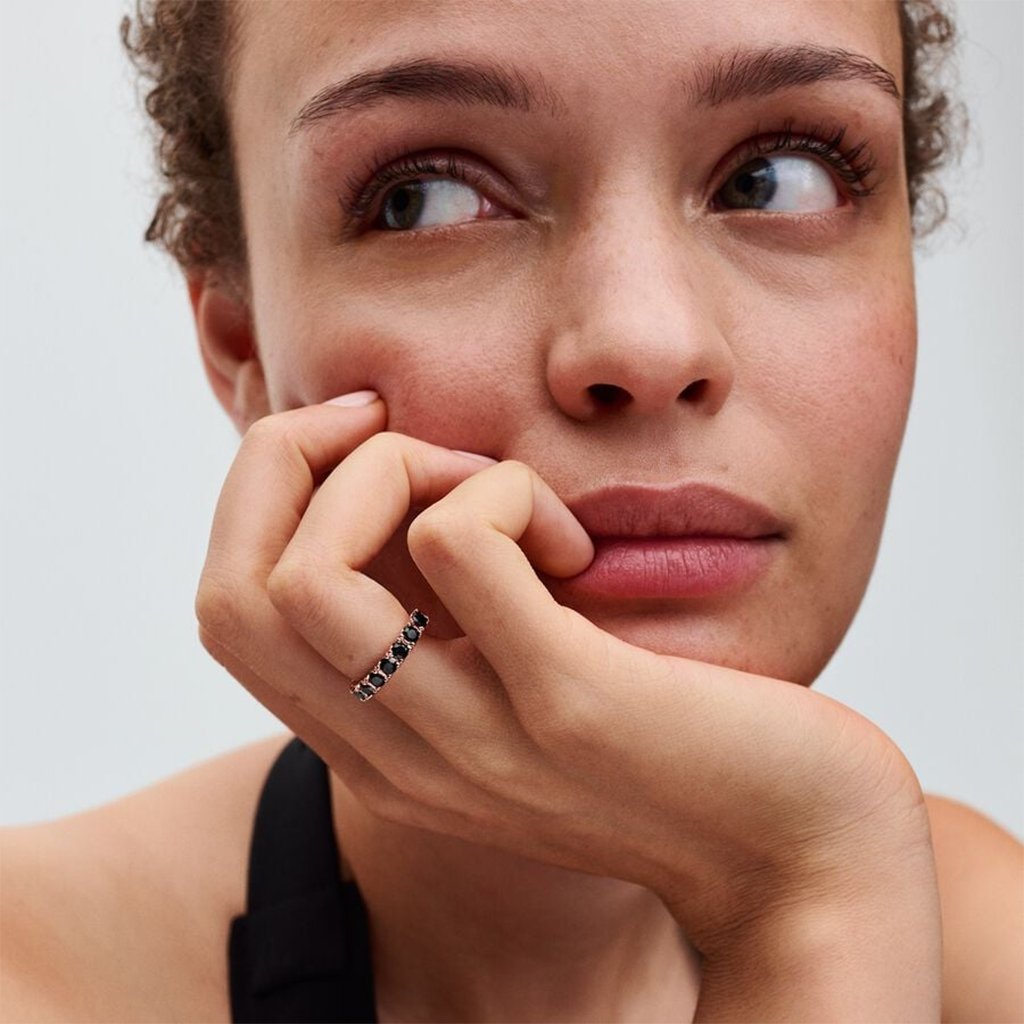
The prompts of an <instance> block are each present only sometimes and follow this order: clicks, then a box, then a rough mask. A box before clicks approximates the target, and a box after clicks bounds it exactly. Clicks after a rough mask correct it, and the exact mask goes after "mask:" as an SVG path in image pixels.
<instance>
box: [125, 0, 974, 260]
mask: <svg viewBox="0 0 1024 1024" xmlns="http://www.w3.org/2000/svg"><path fill="white" fill-rule="evenodd" d="M949 2H950V0H897V3H898V8H899V23H900V33H901V38H902V50H903V89H902V91H903V138H904V154H905V163H906V175H907V186H908V192H909V198H910V210H911V215H912V218H913V220H912V223H913V230H914V236H915V238H916V239H921V238H923V237H925V236H926V235H928V234H930V233H931V232H932V231H934V229H935V228H937V227H938V226H939V225H940V224H941V223H942V222H943V221H944V220H945V219H946V216H947V209H948V204H947V201H946V196H945V193H944V192H943V190H942V188H941V187H940V186H939V185H938V183H937V181H936V178H937V172H938V171H939V170H940V169H941V168H942V167H943V166H945V165H947V164H949V163H951V162H953V161H955V160H957V159H958V158H959V156H960V154H961V152H962V149H963V140H964V138H965V133H966V125H967V118H966V114H965V112H964V108H963V105H962V104H961V103H959V102H957V101H954V99H953V96H952V85H951V81H950V80H951V79H952V77H953V74H954V71H953V68H952V61H951V59H950V58H951V55H952V54H953V52H954V51H955V49H956V44H957V42H958V36H957V31H956V27H955V24H954V21H953V17H952V13H951V11H950V9H949V7H948V6H947V4H948V3H949ZM234 7H235V0H136V7H135V18H134V21H133V20H132V18H131V17H129V16H127V15H126V16H125V17H124V18H123V19H122V21H121V41H122V43H123V45H124V48H125V50H126V51H127V53H128V56H129V58H130V60H131V61H132V63H133V64H134V66H135V68H136V70H137V72H138V75H139V79H140V85H141V86H142V87H143V88H144V89H146V90H147V91H145V108H146V112H147V113H148V115H149V117H150V118H151V122H152V123H151V127H152V129H153V132H154V148H155V153H156V162H157V166H158V169H159V174H160V178H161V183H162V184H161V187H162V192H161V194H160V197H159V199H158V200H157V205H156V211H155V213H154V215H153V219H152V220H151V221H150V224H149V227H148V228H147V229H146V233H145V238H146V241H147V242H156V243H157V244H158V245H160V246H161V247H162V248H163V249H165V250H166V251H167V252H168V253H170V255H171V256H173V257H174V259H175V260H177V262H178V264H179V265H180V266H181V267H182V268H183V269H185V270H192V269H198V268H205V269H212V270H217V271H220V272H222V273H224V274H225V275H227V276H228V277H235V276H236V275H241V276H242V277H244V275H245V269H246V266H247V261H246V241H245V231H244V226H243V221H242V212H241V202H240V196H239V187H238V178H237V174H236V168H235V164H234V157H233V151H232V142H231V127H230V122H229V119H228V99H227V98H228V95H229V84H230V75H231V69H232V67H233V64H234V60H235V58H236V45H235V44H236V41H237V39H236V36H237V33H236V32H235V31H233V30H234V28H235V27H236V26H235V22H236V17H235V12H234V10H233V9H234Z"/></svg>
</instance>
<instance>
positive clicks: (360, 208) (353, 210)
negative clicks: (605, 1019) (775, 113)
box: [338, 118, 878, 227]
mask: <svg viewBox="0 0 1024 1024" xmlns="http://www.w3.org/2000/svg"><path fill="white" fill-rule="evenodd" d="M846 132H847V126H846V125H843V124H830V123H827V122H819V123H818V124H816V125H814V126H812V127H811V128H809V129H807V130H806V131H801V130H794V120H793V119H792V118H790V119H787V120H786V121H785V122H784V123H783V126H782V128H781V130H778V131H775V132H769V133H761V132H760V130H759V129H758V130H756V131H755V135H754V137H753V138H751V139H749V140H748V141H747V142H745V143H744V144H743V146H742V147H741V149H740V151H739V153H738V154H737V156H736V158H735V166H734V167H733V169H732V171H731V172H730V173H731V174H734V173H735V172H736V171H738V170H739V169H740V168H741V167H742V166H743V165H744V164H746V163H748V162H749V161H750V160H752V159H754V158H755V157H758V156H767V155H769V154H778V153H781V152H787V153H792V152H798V153H800V152H803V153H812V154H813V155H815V156H817V157H819V158H821V159H822V160H823V161H825V163H827V164H829V165H830V166H831V167H832V169H833V171H834V172H835V174H836V176H837V177H838V178H840V180H842V181H843V182H844V183H845V184H846V186H847V188H848V190H849V192H850V194H851V195H854V196H856V197H857V198H859V199H863V198H866V197H867V196H872V195H874V194H875V193H876V192H877V190H878V184H877V182H876V183H874V184H868V180H867V179H868V178H869V177H870V176H871V174H872V173H873V172H874V170H875V167H876V166H877V161H876V160H875V157H874V155H873V154H872V152H871V149H870V147H869V145H868V142H867V140H866V139H864V140H861V141H860V142H858V143H857V144H856V145H853V146H851V147H849V148H847V149H844V148H843V139H844V138H845V137H846ZM388 159H390V158H389V157H388V156H386V155H384V154H382V153H378V154H375V155H374V156H373V158H372V159H371V160H370V161H369V163H368V164H367V165H366V167H365V168H364V170H363V171H362V173H361V174H358V175H351V176H349V177H347V178H346V187H347V192H346V195H345V196H339V197H338V199H339V202H340V203H341V206H342V209H343V210H344V212H345V215H346V218H347V219H348V220H349V221H350V222H358V221H361V220H362V219H363V218H364V217H365V216H366V215H367V214H368V213H369V211H370V207H371V206H372V205H373V203H374V201H375V200H376V199H377V197H378V196H379V195H380V194H381V192H383V191H384V190H385V188H386V187H387V186H388V185H390V184H392V183H393V182H399V181H409V180H413V179H415V178H417V177H419V176H421V175H441V176H447V177H451V178H456V179H458V180H460V181H464V182H466V183H467V184H469V185H473V186H477V187H485V185H486V182H487V176H486V175H485V174H483V173H482V172H480V171H478V170H477V169H476V168H474V167H473V166H472V165H466V164H463V163H460V161H459V159H458V158H457V157H456V156H455V154H453V153H449V154H447V155H446V156H445V157H443V158H442V157H439V156H437V155H436V154H432V153H426V154H416V155H412V156H405V157H403V158H402V159H401V160H399V162H398V163H395V164H391V165H390V166H387V167H383V169H381V170H377V168H380V167H381V165H382V164H384V163H386V162H387V161H388ZM730 162H733V161H730ZM367 179H370V180H369V181H367ZM363 182H366V184H365V185H364V184H363ZM716 195H717V192H716ZM346 196H347V197H348V198H346ZM356 226H357V227H358V224H356Z"/></svg>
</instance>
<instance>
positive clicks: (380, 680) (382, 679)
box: [367, 672, 388, 687]
mask: <svg viewBox="0 0 1024 1024" xmlns="http://www.w3.org/2000/svg"><path fill="white" fill-rule="evenodd" d="M367 679H368V680H369V681H370V683H372V684H373V685H374V686H378V687H379V686H383V685H384V684H385V683H386V682H387V681H388V677H387V676H382V675H381V674H380V673H379V672H371V673H370V674H369V675H368V676H367Z"/></svg>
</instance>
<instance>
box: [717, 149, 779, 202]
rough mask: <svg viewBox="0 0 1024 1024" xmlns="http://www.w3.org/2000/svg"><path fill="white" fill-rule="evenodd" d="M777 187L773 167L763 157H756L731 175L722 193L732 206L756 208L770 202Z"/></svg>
mask: <svg viewBox="0 0 1024 1024" xmlns="http://www.w3.org/2000/svg"><path fill="white" fill-rule="evenodd" d="M777 188H778V180H777V179H776V176H775V168H774V167H773V166H772V164H771V163H770V162H769V161H768V160H766V159H765V158H764V157H758V158H757V159H756V160H751V161H750V163H748V164H745V165H744V167H743V168H742V170H740V171H738V172H737V173H736V174H735V175H734V176H733V178H732V180H731V181H730V182H729V183H728V184H727V185H726V187H725V189H724V194H725V197H726V199H727V200H728V201H729V202H730V204H731V205H733V206H739V207H745V208H758V207H761V206H763V205H764V204H766V203H769V202H771V200H772V197H773V196H774V195H775V192H776V189H777Z"/></svg>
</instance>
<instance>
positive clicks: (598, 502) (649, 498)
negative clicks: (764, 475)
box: [566, 483, 786, 540]
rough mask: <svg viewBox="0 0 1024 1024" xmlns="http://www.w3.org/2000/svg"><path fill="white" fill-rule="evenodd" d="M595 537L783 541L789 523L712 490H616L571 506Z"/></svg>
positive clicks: (687, 486)
mask: <svg viewBox="0 0 1024 1024" xmlns="http://www.w3.org/2000/svg"><path fill="white" fill-rule="evenodd" d="M566 505H567V506H568V508H569V511H570V512H572V514H573V515H574V516H575V517H576V518H577V519H578V520H579V521H580V523H581V525H582V526H583V529H584V530H586V531H587V533H589V534H590V536H591V537H739V538H741V539H745V540H749V539H752V538H756V537H772V536H782V535H784V533H785V528H786V527H785V523H783V522H782V520H781V519H779V518H778V517H777V516H776V515H774V514H773V513H772V512H771V511H770V510H769V509H768V508H766V507H765V506H764V505H760V504H758V503H757V502H755V501H751V500H750V499H749V498H742V497H740V496H739V495H738V494H733V493H732V492H731V491H727V490H725V489H723V488H721V487H715V486H713V485H711V484H701V483H686V484H680V485H678V486H675V487H668V488H665V487H643V486H639V485H635V484H632V485H613V486H611V487H603V488H601V489H600V490H598V491H592V492H591V493H590V494H585V495H583V496H582V497H579V498H576V499H574V500H573V501H567V502H566Z"/></svg>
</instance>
